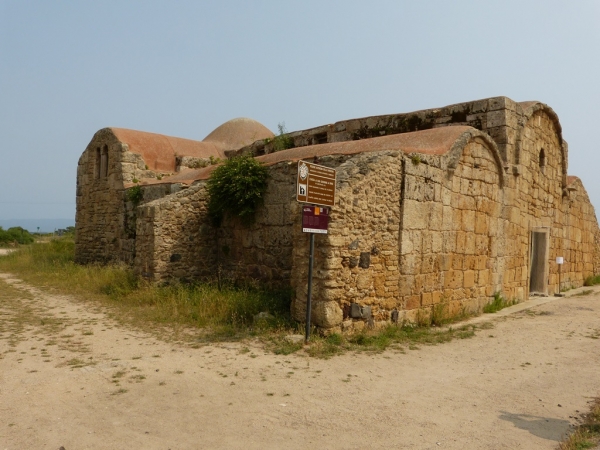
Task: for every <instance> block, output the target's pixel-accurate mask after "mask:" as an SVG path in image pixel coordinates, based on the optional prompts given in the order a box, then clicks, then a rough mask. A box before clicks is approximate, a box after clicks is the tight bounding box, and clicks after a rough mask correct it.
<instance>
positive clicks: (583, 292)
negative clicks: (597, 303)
mask: <svg viewBox="0 0 600 450" xmlns="http://www.w3.org/2000/svg"><path fill="white" fill-rule="evenodd" d="M593 292H594V290H593V289H584V290H583V291H581V292H578V293H577V294H573V297H581V296H584V295H590V294H592V293H593Z"/></svg>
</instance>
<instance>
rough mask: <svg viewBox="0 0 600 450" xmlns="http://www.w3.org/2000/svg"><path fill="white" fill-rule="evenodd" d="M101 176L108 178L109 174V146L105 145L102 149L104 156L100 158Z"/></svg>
mask: <svg viewBox="0 0 600 450" xmlns="http://www.w3.org/2000/svg"><path fill="white" fill-rule="evenodd" d="M100 176H101V177H103V178H106V177H107V176H108V146H107V145H105V146H104V148H103V149H102V158H101V159H100Z"/></svg>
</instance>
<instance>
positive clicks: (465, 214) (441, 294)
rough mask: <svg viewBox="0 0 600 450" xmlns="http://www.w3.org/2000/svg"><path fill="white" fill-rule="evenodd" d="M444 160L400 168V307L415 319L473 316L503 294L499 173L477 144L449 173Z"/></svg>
mask: <svg viewBox="0 0 600 450" xmlns="http://www.w3.org/2000/svg"><path fill="white" fill-rule="evenodd" d="M444 159H445V158H443V157H438V158H435V159H434V158H428V160H427V163H428V164H423V163H421V164H414V162H413V161H412V160H411V161H410V162H407V163H406V175H405V179H406V181H405V184H404V193H403V197H404V200H403V222H402V231H401V235H402V245H401V260H400V261H401V272H402V275H401V279H400V285H401V294H402V295H403V303H402V304H401V305H399V306H401V307H403V309H405V310H407V311H411V310H417V311H416V312H417V313H419V314H421V315H423V314H424V313H434V308H437V311H435V312H436V313H437V314H441V315H450V316H455V315H458V314H461V313H462V312H469V313H473V312H477V311H480V310H481V308H482V307H483V305H485V304H486V303H487V302H488V301H490V299H491V297H492V296H493V294H494V292H495V291H496V290H501V288H502V287H501V283H500V280H499V277H498V271H499V269H500V268H501V267H502V265H503V264H502V261H501V259H502V256H503V255H502V252H501V250H500V249H501V245H502V244H503V242H502V230H503V228H504V224H503V221H502V220H501V218H500V212H501V205H502V201H503V195H502V194H503V191H502V186H501V180H500V175H499V172H500V171H501V170H502V168H501V167H499V165H498V161H497V160H496V159H495V158H494V155H493V153H492V152H491V151H490V148H489V147H488V146H487V145H486V143H485V142H483V141H480V140H479V139H475V140H473V141H471V142H470V143H469V144H467V145H466V146H465V147H464V148H463V150H462V154H461V156H460V160H459V162H458V164H457V166H456V169H455V170H454V173H453V174H452V173H449V172H448V171H447V170H446V167H445V164H444V162H445V161H444ZM427 308H429V310H427ZM419 309H421V311H418V310H419ZM409 317H410V319H411V320H416V319H417V318H416V317H414V314H412V315H409Z"/></svg>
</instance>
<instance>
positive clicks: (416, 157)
mask: <svg viewBox="0 0 600 450" xmlns="http://www.w3.org/2000/svg"><path fill="white" fill-rule="evenodd" d="M410 160H411V161H412V163H413V164H414V165H415V166H418V165H419V164H421V162H422V160H421V155H419V154H418V153H413V154H412V155H410Z"/></svg>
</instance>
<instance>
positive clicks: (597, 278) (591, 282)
mask: <svg viewBox="0 0 600 450" xmlns="http://www.w3.org/2000/svg"><path fill="white" fill-rule="evenodd" d="M597 284H600V275H590V276H589V277H587V278H586V279H585V280H584V281H583V285H584V286H595V285H597Z"/></svg>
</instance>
